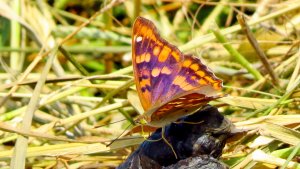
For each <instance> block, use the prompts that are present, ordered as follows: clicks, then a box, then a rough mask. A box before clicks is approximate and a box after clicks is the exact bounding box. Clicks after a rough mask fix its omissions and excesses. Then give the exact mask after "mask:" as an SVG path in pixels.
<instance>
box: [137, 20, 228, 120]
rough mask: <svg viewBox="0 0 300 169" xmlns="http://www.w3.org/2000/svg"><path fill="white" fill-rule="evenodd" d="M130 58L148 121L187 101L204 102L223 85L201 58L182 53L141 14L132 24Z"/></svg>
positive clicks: (178, 107) (214, 95) (177, 107)
mask: <svg viewBox="0 0 300 169" xmlns="http://www.w3.org/2000/svg"><path fill="white" fill-rule="evenodd" d="M132 62H133V70H134V76H135V82H136V86H137V91H138V94H139V97H140V100H141V103H142V106H143V108H144V110H145V112H146V115H147V116H148V117H150V120H148V121H153V120H154V119H157V120H159V119H161V117H163V116H165V115H164V114H168V113H171V114H172V111H174V110H176V111H177V110H178V111H180V110H179V109H180V108H181V107H183V105H184V104H185V103H187V101H190V102H191V103H192V104H193V105H197V106H198V104H201V103H207V102H208V101H209V100H211V99H212V98H215V97H216V92H217V91H219V90H220V89H221V87H222V81H221V80H220V79H218V78H217V77H216V76H215V75H214V74H213V73H212V72H211V71H210V70H209V69H208V68H207V67H206V66H205V65H204V64H202V63H201V61H200V59H198V58H196V57H193V56H191V55H184V54H182V53H181V52H180V51H179V49H178V48H177V47H176V46H174V45H171V44H170V43H168V42H167V41H165V40H164V39H162V38H161V37H160V36H159V34H158V32H157V29H156V28H155V26H154V24H153V23H152V22H151V21H149V20H147V19H144V18H141V17H138V18H137V19H136V21H135V23H134V26H133V38H132ZM195 97H196V98H195ZM180 100H181V101H180ZM191 100H192V101H191ZM196 103H197V104H196ZM193 107H196V106H193ZM198 107H199V106H198ZM181 113H182V112H181ZM183 114H184V113H183Z"/></svg>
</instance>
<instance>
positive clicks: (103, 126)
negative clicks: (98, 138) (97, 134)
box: [94, 119, 127, 128]
mask: <svg viewBox="0 0 300 169" xmlns="http://www.w3.org/2000/svg"><path fill="white" fill-rule="evenodd" d="M125 120H127V119H122V120H118V121H114V122H111V123H108V124H103V125H99V126H94V128H99V127H104V126H107V125H110V124H115V123H119V122H121V121H125Z"/></svg>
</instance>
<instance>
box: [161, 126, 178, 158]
mask: <svg viewBox="0 0 300 169" xmlns="http://www.w3.org/2000/svg"><path fill="white" fill-rule="evenodd" d="M161 138H162V139H163V140H164V141H165V143H166V144H167V145H168V146H169V147H170V148H171V150H172V152H173V153H174V156H175V158H176V159H178V157H177V154H176V152H175V150H174V148H173V146H172V145H171V144H170V143H169V141H168V140H167V139H166V138H165V127H162V128H161Z"/></svg>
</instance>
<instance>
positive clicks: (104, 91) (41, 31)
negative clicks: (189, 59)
mask: <svg viewBox="0 0 300 169" xmlns="http://www.w3.org/2000/svg"><path fill="white" fill-rule="evenodd" d="M15 2H16V3H17V4H18V3H19V1H18V2H17V1H12V2H10V1H1V2H0V9H1V10H0V15H1V16H2V17H0V23H1V24H0V25H1V26H0V32H1V33H0V83H1V85H0V90H1V92H0V149H1V150H2V151H1V152H0V161H1V162H0V168H9V167H11V168H18V169H19V168H24V166H25V167H27V168H115V167H117V166H118V165H119V164H120V163H122V162H123V161H124V159H125V158H126V157H128V156H129V155H130V153H132V152H133V151H134V150H136V147H137V145H139V144H140V143H141V142H143V141H145V140H146V139H145V138H144V137H143V136H144V135H143V134H144V132H145V131H146V132H147V134H148V132H152V131H153V130H154V128H150V127H149V126H133V125H132V124H133V123H134V120H133V119H135V118H136V117H137V116H139V115H141V114H143V113H145V110H144V109H143V106H141V102H140V100H139V99H140V98H139V95H138V94H137V93H136V91H140V90H136V86H142V85H149V84H148V82H149V81H147V82H146V81H143V80H141V79H143V78H148V75H147V76H140V78H141V79H133V67H132V65H131V63H132V53H131V50H132V46H131V43H132V26H133V23H134V20H135V18H136V17H137V16H141V17H144V18H147V19H149V20H151V21H153V22H154V24H155V25H156V27H157V29H158V32H159V34H161V36H162V37H163V38H164V39H165V40H166V41H168V42H169V43H171V44H173V45H175V46H178V48H179V49H180V50H181V51H182V52H183V53H184V54H193V55H195V56H197V57H199V58H200V59H201V62H202V63H203V64H205V65H207V66H208V67H209V68H211V69H212V72H213V73H214V74H215V76H217V77H218V78H220V79H222V81H223V85H224V87H223V89H222V93H223V94H224V97H223V98H220V99H218V100H216V101H212V102H210V103H209V104H211V105H212V106H215V107H218V110H219V111H220V112H221V113H222V115H224V116H226V117H227V118H228V119H230V120H231V121H232V122H233V124H234V126H235V127H232V130H231V132H232V133H231V134H232V135H233V137H232V138H231V139H228V141H227V143H226V146H225V148H224V149H223V155H222V156H221V158H220V159H218V160H219V161H222V162H223V163H225V164H226V165H228V167H229V168H248V169H250V168H269V169H271V168H279V167H281V168H282V169H283V168H299V160H298V158H299V149H300V144H299V142H300V140H299V138H300V134H299V125H300V115H299V113H300V112H299V110H300V106H299V102H300V99H299V98H300V88H299V86H300V52H299V43H300V41H299V29H300V20H299V18H300V14H299V12H298V11H299V9H300V0H286V1H276V2H275V1H272V0H261V1H257V2H256V1H255V2H254V1H249V0H248V1H243V3H235V2H231V1H228V0H222V1H215V2H206V1H197V0H194V1H189V2H188V3H187V2H185V1H176V2H175V1H171V0H166V1H164V2H163V3H161V2H158V1H147V2H146V1H140V0H136V1H123V0H112V1H109V2H106V1H89V2H88V3H87V2H83V1H74V2H73V1H72V2H71V1H60V0H54V1H30V0H23V1H22V2H21V1H20V2H21V3H20V4H19V5H20V6H16V7H14V6H13V4H14V3H15ZM271 2H272V3H271ZM19 10H20V11H22V12H21V13H18V12H17V11H19ZM239 14H241V15H243V16H245V17H246V18H247V20H248V21H247V23H244V24H245V25H244V26H241V25H240V24H239V23H238V20H236V19H235V18H236V16H237V15H239ZM14 23H16V25H20V26H21V28H22V30H19V29H18V26H16V27H15V26H13V25H14ZM211 23H215V25H216V26H215V27H214V28H212V30H211V27H209V26H210V25H211ZM247 25H248V26H249V27H247ZM14 27H15V28H16V29H15V28H14ZM243 28H245V29H246V30H247V31H246V32H245V31H243ZM250 29H251V31H250ZM215 35H216V36H215ZM151 36H152V35H151ZM248 39H249V40H250V41H249V40H248ZM143 43H144V42H143ZM151 44H152V43H151ZM155 45H157V44H155ZM62 47H63V48H62ZM224 47H225V48H224ZM143 49H144V48H143ZM149 49H150V48H149V46H147V48H146V46H145V52H149V53H150V60H149V61H148V62H147V63H149V62H150V63H149V64H152V63H153V64H155V66H158V67H160V66H161V65H162V66H167V67H168V68H173V67H172V65H173V64H176V65H181V64H182V63H184V62H185V61H183V62H182V63H181V62H180V63H178V62H175V60H174V62H173V61H172V62H160V61H159V62H156V63H154V62H152V61H153V60H152V57H156V56H154V55H153V56H152V53H153V52H151V51H150V50H149ZM57 50H59V51H58V52H57ZM133 51H136V50H133ZM228 51H229V52H228ZM156 52H157V51H156ZM160 54H161V53H160ZM160 54H157V55H158V56H159V55H160ZM19 56H21V57H19ZM23 56H24V59H22V57H23ZM143 56H146V55H142V56H141V59H142V57H143ZM259 56H263V57H264V61H261V60H260V58H259ZM147 57H148V55H147ZM147 59H148V58H147ZM143 63H144V62H143ZM157 63H158V64H157ZM141 65H143V64H141ZM144 66H145V65H144ZM146 67H147V66H146ZM144 68H145V67H143V73H142V74H144V73H150V76H152V75H151V74H152V73H153V72H152V70H148V69H144ZM194 68H195V67H193V68H192V66H191V67H190V69H189V70H192V69H194ZM197 69H198V70H199V72H198V73H199V74H201V72H200V70H201V68H197ZM15 70H18V71H15ZM172 73H173V70H172ZM161 74H164V73H161ZM173 76H174V77H175V75H173V74H172V77H173ZM160 77H161V76H158V77H157V78H160ZM165 77H166V78H165ZM165 77H164V79H163V82H164V81H165V80H166V81H169V80H170V79H169V78H168V77H170V76H167V75H166V76H165ZM209 77H210V75H209V74H206V75H205V76H203V77H202V76H201V78H204V79H206V80H208V81H209V79H210V78H209ZM184 78H185V79H186V82H189V79H194V78H195V77H192V76H190V74H187V75H186V77H184ZM184 78H182V79H184ZM277 78H278V79H277ZM272 79H273V80H272ZM140 81H143V82H141V83H143V84H142V85H134V83H138V82H140ZM152 82H153V83H154V84H155V82H154V81H151V83H150V85H151V87H152V85H153V84H152ZM202 82H203V81H202ZM273 82H275V83H276V85H274V84H275V83H273ZM178 83H179V82H178ZM183 83H185V82H183ZM161 84H165V83H161ZM168 84H169V83H168ZM170 84H171V83H170ZM178 85H179V86H181V87H182V85H186V84H178ZM193 85H194V84H193ZM155 86H160V87H161V85H155ZM163 87H164V89H166V90H167V89H169V86H163ZM153 91H156V90H153ZM206 92H207V91H204V93H206ZM208 93H209V92H208ZM150 94H152V93H151V92H150ZM174 96H176V92H175V93H174ZM157 97H158V98H157V99H161V98H160V96H157ZM169 98H170V100H171V99H174V98H175V97H173V96H168V98H166V100H163V99H161V100H160V101H162V102H163V103H164V102H167V101H168V100H167V99H169ZM157 105H159V104H156V105H155V106H157ZM181 106H182V105H181ZM183 106H185V105H183ZM145 107H146V106H145ZM153 109H154V108H153V107H151V106H150V107H149V110H153ZM148 113H149V112H148ZM149 114H150V113H149ZM206 117H207V116H206ZM175 125H177V123H176V124H175ZM190 125H195V124H190ZM205 125H206V124H205ZM96 126H101V127H96ZM127 126H130V127H132V126H133V128H132V130H129V128H130V127H128V129H127V128H126V127H127ZM158 131H159V130H158ZM118 136H121V137H120V138H119V137H118ZM116 138H118V139H116ZM187 139H189V138H187ZM111 140H115V141H114V142H113V144H111V145H110V146H108V147H107V146H106V145H107V144H108V143H109V142H110V141H111ZM203 144H206V143H203ZM204 146H205V145H204ZM152 151H153V154H155V153H156V152H157V150H151V153H152ZM11 159H12V160H11Z"/></svg>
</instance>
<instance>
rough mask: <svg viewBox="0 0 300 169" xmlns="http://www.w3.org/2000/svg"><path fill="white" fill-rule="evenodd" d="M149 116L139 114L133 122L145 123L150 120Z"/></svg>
mask: <svg viewBox="0 0 300 169" xmlns="http://www.w3.org/2000/svg"><path fill="white" fill-rule="evenodd" d="M150 121H151V120H150V118H149V117H148V116H146V115H141V116H139V117H138V118H137V119H136V120H135V121H134V122H135V123H136V124H140V125H147V124H149V122H150Z"/></svg>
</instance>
